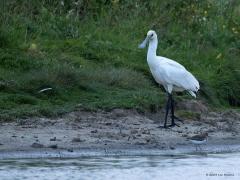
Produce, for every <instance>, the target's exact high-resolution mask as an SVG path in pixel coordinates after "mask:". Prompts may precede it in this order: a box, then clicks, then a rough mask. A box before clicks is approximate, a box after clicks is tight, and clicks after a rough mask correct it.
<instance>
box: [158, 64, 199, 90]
mask: <svg viewBox="0 0 240 180" xmlns="http://www.w3.org/2000/svg"><path fill="white" fill-rule="evenodd" d="M173 62H175V61H173ZM177 64H178V63H177ZM179 65H180V64H178V65H176V64H171V63H169V61H168V62H161V64H159V68H158V71H159V72H158V73H159V76H161V78H162V79H163V81H164V82H166V83H167V84H169V85H173V86H176V87H179V88H183V89H185V90H188V91H193V92H196V91H198V89H199V83H198V81H197V79H196V78H195V77H194V76H193V75H192V74H191V73H190V72H189V71H187V70H186V69H185V68H184V67H183V66H182V65H180V67H179ZM182 67H183V68H182Z"/></svg>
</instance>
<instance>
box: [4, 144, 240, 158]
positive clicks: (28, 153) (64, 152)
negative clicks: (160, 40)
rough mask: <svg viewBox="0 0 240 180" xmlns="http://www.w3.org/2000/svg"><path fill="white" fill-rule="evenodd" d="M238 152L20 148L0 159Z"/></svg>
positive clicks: (219, 148)
mask: <svg viewBox="0 0 240 180" xmlns="http://www.w3.org/2000/svg"><path fill="white" fill-rule="evenodd" d="M235 152H240V144H231V145H223V144H221V145H220V144H217V145H216V144H215V145H212V144H211V145H204V146H203V147H202V150H201V151H196V150H195V147H194V146H192V145H187V146H179V147H177V148H176V149H167V150H160V149H157V148H140V147H135V148H134V147H132V148H129V149H101V148H98V149H95V148H83V149H74V150H73V151H69V150H68V149H50V148H43V149H22V150H12V151H1V152H0V160H8V159H36V158H40V159H42V158H85V157H108V156H109V157H112V156H178V155H207V154H218V153H235Z"/></svg>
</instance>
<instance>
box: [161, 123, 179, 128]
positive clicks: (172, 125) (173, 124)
mask: <svg viewBox="0 0 240 180" xmlns="http://www.w3.org/2000/svg"><path fill="white" fill-rule="evenodd" d="M174 126H177V127H180V125H178V124H176V123H172V124H170V125H163V126H158V127H157V128H164V129H169V128H172V127H174Z"/></svg>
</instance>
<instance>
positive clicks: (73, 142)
mask: <svg viewBox="0 0 240 180" xmlns="http://www.w3.org/2000/svg"><path fill="white" fill-rule="evenodd" d="M191 107H193V106H191ZM192 111H193V112H196V113H198V116H197V117H190V118H189V117H188V118H187V117H185V118H184V119H185V122H184V124H181V123H179V125H180V127H174V128H171V129H160V128H158V126H159V124H160V123H163V120H161V119H163V113H164V112H163V111H160V112H158V113H139V112H137V111H135V110H123V109H115V110H112V111H110V112H106V111H100V110H99V111H96V112H90V111H85V110H78V111H75V112H72V113H70V114H67V115H64V116H62V117H58V118H55V119H48V118H31V119H20V120H18V121H16V122H11V123H1V126H0V132H1V133H0V158H4V157H76V156H79V155H141V154H144V155H147V154H149V155H156V154H159V153H160V154H161V153H164V154H169V153H191V152H195V147H194V146H193V145H192V144H191V143H190V142H189V141H188V139H187V137H189V136H192V135H195V134H198V133H200V132H208V133H209V136H210V137H209V140H208V143H207V144H206V145H203V146H202V148H203V152H223V151H224V152H231V151H240V134H239V132H240V131H239V130H240V114H239V113H238V112H235V111H225V112H209V111H207V110H206V109H205V110H204V108H203V109H202V108H201V109H200V108H196V110H192Z"/></svg>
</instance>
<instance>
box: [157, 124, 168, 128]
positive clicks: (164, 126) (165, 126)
mask: <svg viewBox="0 0 240 180" xmlns="http://www.w3.org/2000/svg"><path fill="white" fill-rule="evenodd" d="M157 128H164V129H168V126H167V125H163V126H158V127H157Z"/></svg>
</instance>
